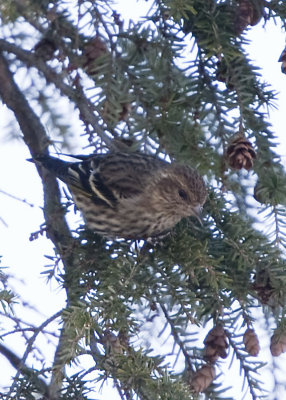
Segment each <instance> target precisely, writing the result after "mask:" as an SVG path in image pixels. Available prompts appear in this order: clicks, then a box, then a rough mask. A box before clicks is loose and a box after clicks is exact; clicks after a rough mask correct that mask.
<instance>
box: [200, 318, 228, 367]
mask: <svg viewBox="0 0 286 400" xmlns="http://www.w3.org/2000/svg"><path fill="white" fill-rule="evenodd" d="M204 344H205V345H206V347H205V359H206V360H207V361H210V362H211V363H214V362H215V361H216V360H217V359H218V358H219V357H221V358H226V357H227V351H226V349H227V348H228V343H227V340H226V333H225V330H224V328H223V327H222V326H221V325H217V326H215V327H214V328H213V329H211V330H210V331H209V333H208V334H207V336H206V338H205V340H204Z"/></svg>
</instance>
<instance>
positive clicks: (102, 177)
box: [34, 152, 168, 207]
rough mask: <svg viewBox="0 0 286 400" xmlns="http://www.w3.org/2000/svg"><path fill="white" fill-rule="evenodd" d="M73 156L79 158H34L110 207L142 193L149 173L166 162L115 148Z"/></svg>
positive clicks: (71, 186)
mask: <svg viewBox="0 0 286 400" xmlns="http://www.w3.org/2000/svg"><path fill="white" fill-rule="evenodd" d="M73 157H74V158H78V159H81V160H82V161H81V162H72V163H71V162H66V161H63V160H60V159H58V158H54V157H51V156H47V155H44V156H40V157H37V158H35V160H34V161H35V162H37V163H39V164H41V165H43V166H44V167H45V168H47V169H48V170H50V171H52V172H53V173H54V174H55V175H56V176H57V177H58V178H59V179H61V180H62V181H63V182H65V183H66V184H67V185H68V186H69V187H70V189H71V191H72V192H74V193H80V194H81V195H84V196H87V197H90V198H92V199H93V201H94V202H95V203H102V202H103V203H105V204H107V205H109V206H110V207H114V206H115V205H116V203H117V199H119V198H128V197H133V196H136V195H138V194H140V193H142V191H143V190H144V188H145V186H146V184H147V182H148V180H149V179H150V177H151V176H152V174H153V173H154V172H155V171H156V170H158V169H162V168H165V167H166V166H168V163H166V162H165V161H163V160H159V159H157V158H155V157H153V156H149V155H146V154H141V153H121V152H116V153H106V154H97V155H91V156H73Z"/></svg>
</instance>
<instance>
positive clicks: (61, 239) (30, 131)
mask: <svg viewBox="0 0 286 400" xmlns="http://www.w3.org/2000/svg"><path fill="white" fill-rule="evenodd" d="M0 97H1V98H2V100H3V102H4V103H5V104H6V105H7V107H8V108H10V109H11V110H12V111H13V112H14V114H15V117H16V119H17V121H18V123H19V125H20V128H21V131H22V133H23V139H24V142H25V143H26V145H27V146H28V148H29V150H30V152H31V155H32V156H35V155H36V154H39V153H45V152H47V144H48V143H49V139H48V136H47V135H46V132H45V129H44V127H43V125H42V124H41V122H40V119H39V118H38V116H37V115H36V114H35V112H34V111H33V109H32V108H31V107H30V105H29V103H28V101H27V99H26V98H25V96H24V95H23V93H22V92H21V90H20V89H19V87H18V86H17V84H16V83H15V81H14V78H13V75H12V73H11V72H10V70H9V67H8V62H7V60H6V59H5V57H4V56H3V54H2V53H1V52H0ZM36 167H37V170H38V172H39V175H40V177H41V179H42V184H43V191H44V216H45V220H46V223H47V233H48V236H49V238H50V239H51V240H52V242H53V243H54V245H55V247H56V249H57V251H58V252H59V254H60V256H61V259H62V262H63V264H64V267H65V280H66V281H69V280H71V279H72V277H73V276H74V272H73V271H75V270H76V266H75V260H74V254H73V250H74V248H75V245H76V241H75V239H73V237H72V235H71V232H70V230H69V227H68V225H67V222H66V220H65V210H64V208H63V207H62V205H61V195H60V191H59V187H58V184H57V181H56V178H55V177H54V176H53V175H52V174H51V173H50V172H48V171H47V170H45V169H44V168H41V167H40V166H36ZM66 292H67V301H68V303H69V302H70V301H71V299H72V298H73V291H72V288H71V286H70V285H66ZM64 331H65V325H64V326H63V329H62V332H61V336H60V339H59V343H58V348H57V350H56V353H55V360H54V364H59V363H60V362H59V353H60V351H59V350H60V349H61V348H62V344H63V334H64ZM54 373H55V372H53V374H54ZM62 378H63V377H62ZM55 382H56V383H55ZM61 384H62V379H61V380H59V379H58V376H57V379H53V376H52V380H51V385H50V386H51V387H50V389H51V392H52V393H57V392H58V391H59V389H60V387H61ZM50 398H51V399H53V398H56V395H54V397H50Z"/></svg>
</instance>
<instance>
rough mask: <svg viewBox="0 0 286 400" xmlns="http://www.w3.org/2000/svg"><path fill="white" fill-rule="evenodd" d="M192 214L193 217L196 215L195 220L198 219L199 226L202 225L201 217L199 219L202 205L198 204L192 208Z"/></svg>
mask: <svg viewBox="0 0 286 400" xmlns="http://www.w3.org/2000/svg"><path fill="white" fill-rule="evenodd" d="M193 213H194V214H193V215H194V217H196V218H197V220H198V221H199V223H200V224H201V226H203V222H202V219H201V215H202V206H200V205H197V206H195V207H194V208H193Z"/></svg>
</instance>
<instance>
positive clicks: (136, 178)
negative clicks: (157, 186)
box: [91, 152, 168, 198]
mask: <svg viewBox="0 0 286 400" xmlns="http://www.w3.org/2000/svg"><path fill="white" fill-rule="evenodd" d="M91 163H92V164H93V178H92V181H93V182H94V184H95V186H98V184H99V183H100V182H104V185H105V187H106V188H107V189H108V190H110V191H111V192H112V193H113V195H114V196H115V197H116V198H130V197H134V196H137V195H139V194H140V193H142V191H144V189H145V188H146V185H147V184H148V181H149V180H150V178H151V177H152V175H153V173H154V172H155V171H156V170H158V169H161V168H164V167H166V166H167V165H168V164H167V163H166V162H164V161H162V160H159V159H157V158H155V157H152V156H149V155H145V154H141V153H131V154H130V153H119V152H118V153H109V154H107V155H105V157H102V158H101V159H100V160H98V159H97V157H95V158H94V159H93V160H92V161H91Z"/></svg>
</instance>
